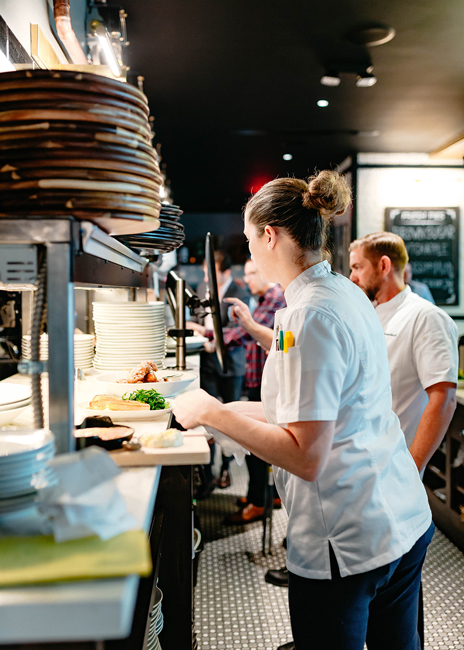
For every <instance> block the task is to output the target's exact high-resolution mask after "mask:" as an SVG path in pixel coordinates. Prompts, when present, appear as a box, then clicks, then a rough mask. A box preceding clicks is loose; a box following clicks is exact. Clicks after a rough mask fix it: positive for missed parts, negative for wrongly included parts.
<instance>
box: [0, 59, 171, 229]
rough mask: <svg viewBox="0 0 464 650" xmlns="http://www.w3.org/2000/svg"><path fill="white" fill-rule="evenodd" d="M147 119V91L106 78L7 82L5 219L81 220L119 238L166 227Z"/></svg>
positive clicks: (3, 96)
mask: <svg viewBox="0 0 464 650" xmlns="http://www.w3.org/2000/svg"><path fill="white" fill-rule="evenodd" d="M148 115H149V109H148V103H147V99H146V97H145V95H144V94H143V93H142V92H140V91H139V90H138V89H137V88H135V87H134V86H131V85H129V84H126V83H123V82H121V81H116V80H114V79H109V78H107V77H101V76H99V75H94V74H88V73H82V72H71V71H61V70H60V71H56V70H22V71H16V72H7V73H3V74H0V217H10V218H11V217H12V216H17V217H21V218H25V217H39V218H40V217H43V218H53V217H63V216H64V215H72V216H74V217H76V218H79V219H87V220H89V221H93V222H94V223H96V224H97V225H99V226H101V227H102V228H103V229H104V230H106V231H107V232H108V233H109V234H114V235H122V234H133V233H140V232H147V231H152V230H155V229H156V228H158V226H159V221H158V216H159V210H160V207H161V199H160V196H159V190H160V187H161V184H162V180H163V179H162V176H161V173H160V169H159V165H158V155H157V152H156V150H155V149H154V148H153V147H152V145H151V133H150V126H149V121H148Z"/></svg>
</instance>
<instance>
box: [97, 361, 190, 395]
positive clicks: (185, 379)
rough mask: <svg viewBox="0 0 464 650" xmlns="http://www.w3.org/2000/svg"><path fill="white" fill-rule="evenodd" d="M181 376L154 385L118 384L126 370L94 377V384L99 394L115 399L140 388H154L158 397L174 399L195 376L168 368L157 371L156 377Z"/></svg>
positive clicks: (125, 374) (124, 376)
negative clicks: (158, 394) (108, 395)
mask: <svg viewBox="0 0 464 650" xmlns="http://www.w3.org/2000/svg"><path fill="white" fill-rule="evenodd" d="M173 374H176V375H177V374H181V377H179V378H177V379H174V380H173V381H159V382H156V383H146V384H118V383H117V381H118V379H126V378H127V371H126V370H122V371H121V370H119V371H117V370H115V371H114V372H106V373H104V374H102V375H98V377H95V384H96V385H98V387H99V388H98V390H99V391H101V393H109V394H111V395H116V396H117V397H122V396H123V395H124V393H127V392H129V391H130V392H132V391H134V390H138V389H140V388H145V389H150V388H154V389H155V390H156V391H158V393H160V395H166V396H168V395H169V396H171V397H174V396H175V395H178V394H179V393H181V392H182V391H183V390H185V389H186V388H187V386H189V385H190V384H191V383H192V381H195V379H196V378H197V375H195V373H193V372H188V371H186V372H182V373H180V372H178V371H176V370H174V369H171V368H168V369H167V370H158V371H157V373H156V375H157V377H165V376H166V375H173Z"/></svg>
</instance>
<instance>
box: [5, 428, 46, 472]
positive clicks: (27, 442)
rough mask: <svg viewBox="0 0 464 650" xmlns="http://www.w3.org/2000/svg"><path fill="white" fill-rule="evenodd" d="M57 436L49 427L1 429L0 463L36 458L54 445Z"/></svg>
mask: <svg viewBox="0 0 464 650" xmlns="http://www.w3.org/2000/svg"><path fill="white" fill-rule="evenodd" d="M54 441H55V438H54V436H53V433H52V432H51V431H48V429H37V430H35V431H30V430H26V431H0V464H3V463H5V464H8V463H9V462H11V461H13V460H14V461H16V460H23V459H25V458H34V457H35V456H36V455H38V454H39V453H41V452H42V451H44V450H46V449H48V448H50V447H51V446H52V445H54Z"/></svg>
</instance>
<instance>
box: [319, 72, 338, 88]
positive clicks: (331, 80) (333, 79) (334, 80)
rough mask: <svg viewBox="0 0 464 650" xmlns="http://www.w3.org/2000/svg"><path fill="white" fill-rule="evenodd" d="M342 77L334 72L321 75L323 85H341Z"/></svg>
mask: <svg viewBox="0 0 464 650" xmlns="http://www.w3.org/2000/svg"><path fill="white" fill-rule="evenodd" d="M340 81H341V80H340V77H339V76H338V74H336V73H335V72H334V73H329V72H328V73H327V74H325V75H323V76H322V77H321V84H322V85H323V86H339V85H340Z"/></svg>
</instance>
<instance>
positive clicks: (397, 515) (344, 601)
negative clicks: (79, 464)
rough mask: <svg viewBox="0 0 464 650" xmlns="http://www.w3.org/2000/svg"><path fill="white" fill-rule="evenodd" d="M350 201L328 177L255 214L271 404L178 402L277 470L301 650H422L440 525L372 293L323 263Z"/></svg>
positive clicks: (270, 192) (278, 197)
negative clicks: (281, 299) (403, 421)
mask: <svg viewBox="0 0 464 650" xmlns="http://www.w3.org/2000/svg"><path fill="white" fill-rule="evenodd" d="M349 201H350V191H349V188H348V186H347V184H346V181H345V180H344V178H343V177H340V176H339V175H338V174H337V173H336V172H332V171H323V172H321V173H320V174H319V175H318V176H317V177H314V178H312V179H310V180H309V184H308V183H306V182H305V181H302V180H297V179H292V178H282V179H277V180H274V181H271V182H270V183H267V184H266V185H264V187H262V188H261V190H260V191H259V192H258V193H257V194H255V195H254V196H253V197H252V198H251V199H250V200H249V202H248V204H247V206H246V210H245V235H246V236H247V238H248V241H249V247H250V252H251V255H252V257H253V260H254V262H255V264H256V266H257V267H258V269H259V271H260V273H261V275H262V277H263V279H264V280H266V281H269V282H278V283H279V284H281V285H282V287H283V289H284V291H285V298H286V301H287V305H288V306H287V308H286V309H282V310H280V311H278V312H277V314H276V319H275V328H274V342H273V345H272V349H271V352H270V354H269V357H268V359H267V361H266V365H265V369H264V375H263V384H262V402H258V403H255V402H239V403H232V404H221V403H220V402H218V401H217V400H216V399H214V398H212V397H210V396H209V395H207V394H206V393H205V392H203V391H192V392H191V393H186V394H185V395H181V396H179V397H178V398H176V406H175V408H174V414H175V416H176V418H177V420H178V421H179V422H180V423H181V424H182V425H183V426H184V427H186V428H190V427H194V426H197V425H199V424H206V425H210V426H213V427H215V428H216V429H218V430H220V431H222V432H224V433H225V434H227V435H228V436H230V437H231V438H233V439H234V440H236V441H237V442H239V443H240V444H242V445H243V446H244V447H246V448H247V449H249V450H250V451H251V452H252V453H253V454H255V455H256V456H259V457H260V458H262V459H263V460H265V461H266V462H268V463H272V464H273V465H275V466H276V467H277V468H278V469H276V485H277V488H278V491H279V494H280V496H281V498H282V501H283V503H284V505H285V507H286V510H287V512H288V517H289V522H288V542H287V543H288V551H287V567H288V569H289V602H290V616H291V622H292V630H293V637H294V640H295V647H296V649H297V650H307V649H308V650H309V648H310V649H311V650H316V649H324V650H327V649H329V648H330V650H362V649H363V646H364V643H365V642H367V645H368V648H369V650H379V649H385V650H413V649H414V650H416V648H419V647H420V645H419V637H418V635H417V602H418V590H419V583H420V574H421V569H422V563H423V561H424V556H425V552H426V549H427V546H428V544H429V542H430V540H431V537H432V534H433V524H432V523H431V513H430V509H429V506H428V501H427V497H426V493H425V490H424V487H423V485H422V482H421V480H420V477H419V474H418V472H417V468H416V466H415V464H414V461H413V460H412V457H411V456H410V454H409V452H408V450H407V448H406V443H405V440H404V435H403V433H402V432H401V430H400V426H399V421H398V418H397V417H396V415H394V413H393V412H392V410H391V402H392V397H391V389H390V375H389V370H388V359H387V351H386V346H385V340H384V334H383V331H382V327H381V325H380V321H379V319H378V317H377V315H376V314H375V311H374V308H373V307H372V305H371V303H370V302H369V300H368V298H367V297H366V296H365V295H364V293H363V292H362V291H361V290H360V289H359V288H358V287H356V286H355V285H354V284H353V283H351V282H350V281H349V280H348V279H346V278H344V277H343V276H341V275H338V274H336V273H333V272H332V271H331V267H330V265H329V264H328V262H327V261H323V249H324V233H325V226H326V224H327V221H328V219H329V218H330V217H331V216H333V215H335V214H341V213H343V212H344V211H345V210H346V208H347V206H348V204H349Z"/></svg>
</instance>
